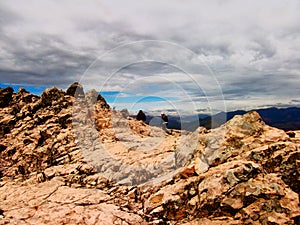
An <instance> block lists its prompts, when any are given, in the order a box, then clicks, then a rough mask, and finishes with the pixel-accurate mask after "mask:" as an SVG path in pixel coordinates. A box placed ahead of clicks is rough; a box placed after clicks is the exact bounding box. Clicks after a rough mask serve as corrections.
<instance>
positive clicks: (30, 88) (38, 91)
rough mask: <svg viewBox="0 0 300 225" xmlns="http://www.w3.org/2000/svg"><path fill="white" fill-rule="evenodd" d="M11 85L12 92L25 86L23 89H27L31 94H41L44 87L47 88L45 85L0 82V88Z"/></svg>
mask: <svg viewBox="0 0 300 225" xmlns="http://www.w3.org/2000/svg"><path fill="white" fill-rule="evenodd" d="M8 86H10V87H12V88H13V89H14V92H18V90H19V88H20V87H23V88H25V90H27V91H29V92H30V93H32V94H35V95H41V93H42V92H43V91H44V90H45V89H46V88H49V87H47V86H35V85H26V84H24V85H23V84H6V83H4V84H3V83H0V88H6V87H8Z"/></svg>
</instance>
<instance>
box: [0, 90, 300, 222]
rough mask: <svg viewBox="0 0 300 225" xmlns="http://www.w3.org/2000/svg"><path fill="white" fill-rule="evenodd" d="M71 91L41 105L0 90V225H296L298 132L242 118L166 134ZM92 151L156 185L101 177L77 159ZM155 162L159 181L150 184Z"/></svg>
mask: <svg viewBox="0 0 300 225" xmlns="http://www.w3.org/2000/svg"><path fill="white" fill-rule="evenodd" d="M76 85H78V84H75V86H76ZM71 87H72V89H70V90H69V92H68V90H67V91H66V92H65V91H62V90H59V89H57V88H50V89H46V90H45V91H44V92H43V93H42V95H41V96H40V97H39V96H35V95H32V94H30V93H29V92H27V91H26V90H25V89H23V88H21V89H20V90H19V91H18V93H13V90H12V89H11V88H5V89H0V101H1V103H0V107H1V108H0V111H1V114H0V125H1V126H0V127H1V128H0V199H1V200H0V224H225V223H228V224H299V218H300V209H299V190H300V188H299V187H300V185H299V183H300V182H299V179H300V178H299V168H300V166H299V162H300V157H299V156H300V153H299V145H300V135H299V133H298V132H297V131H293V132H289V133H288V134H287V133H285V132H284V131H282V130H279V129H276V128H273V127H270V126H267V125H266V124H264V122H263V121H262V120H261V118H260V116H259V115H258V114H257V113H256V112H250V113H248V114H246V115H244V116H236V117H234V118H233V119H232V120H230V121H228V122H227V123H226V124H225V125H223V126H221V127H219V128H217V129H213V130H206V129H205V128H202V127H200V128H198V129H197V130H196V131H195V132H194V133H187V132H179V131H173V132H172V133H171V134H165V133H164V132H163V131H162V130H160V129H158V128H157V129H156V128H151V127H149V126H148V125H146V124H144V123H143V122H140V121H136V120H134V119H131V118H128V112H126V110H123V111H114V110H112V109H111V108H109V105H108V104H107V103H106V102H105V100H104V99H103V98H102V96H100V95H98V93H97V92H95V91H90V92H88V93H83V90H80V93H79V95H76V92H74V85H73V86H71ZM77 98H79V99H80V104H79V105H78V106H82V104H84V107H83V108H84V110H83V111H82V110H79V109H78V108H76V105H74V102H76V99H77ZM91 103H92V104H91ZM76 110H78V114H76ZM77 126H78V127H83V131H84V132H83V134H82V132H79V133H76V132H77V131H78V129H75V128H76V127H77ZM78 135H83V137H84V138H83V139H80V138H78ZM86 137H88V139H87V140H88V141H86V142H84V140H86ZM90 137H92V140H93V141H90V140H91V139H90ZM81 140H83V143H79V142H80V141H81ZM147 140H149V141H147ZM153 142H157V143H154V145H153ZM99 143H100V144H102V147H103V146H104V147H105V149H106V150H107V151H108V152H109V153H110V154H111V155H113V156H114V157H115V159H117V160H118V161H121V162H123V164H122V165H124V163H126V165H130V166H135V167H134V168H137V167H138V166H137V165H139V163H140V164H143V166H145V168H147V171H148V172H149V173H153V174H150V175H149V176H150V177H154V178H156V179H152V180H151V179H150V180H149V177H147V176H146V177H145V173H141V174H138V173H137V172H136V171H134V170H132V169H130V170H129V171H128V172H127V173H126V174H125V175H126V176H125V178H124V179H122V178H121V177H120V176H121V175H122V174H119V175H118V171H120V170H122V168H120V167H117V166H116V165H111V166H107V165H106V167H105V165H104V161H103V162H101V163H100V164H101V165H102V164H103V165H102V167H103V170H102V171H101V169H99V168H98V167H97V166H95V164H94V163H92V162H90V161H89V160H88V159H89V158H88V157H86V155H85V154H86V151H91V150H90V149H94V150H95V151H96V150H97V149H98V147H97V146H99ZM80 144H84V145H83V146H86V151H82V148H81V147H80V146H82V145H80ZM99 148H100V147H99ZM89 154H90V155H91V153H90V152H88V155H89ZM171 156H173V157H171ZM183 159H189V160H188V161H184V160H183ZM154 162H157V164H161V165H164V166H163V167H162V170H163V171H165V172H166V175H167V176H163V177H159V176H156V174H154V172H153V171H154V169H153V168H154V167H155V165H157V164H156V163H154ZM162 162H164V163H162ZM102 167H101V168H102ZM130 168H131V167H130ZM107 171H109V172H107ZM104 172H107V173H104ZM140 172H141V171H140ZM160 172H161V171H159V173H160ZM130 174H134V176H130ZM123 175H124V174H123ZM110 176H112V177H110ZM118 176H119V177H118ZM116 177H117V178H118V179H116ZM135 177H140V179H141V180H143V179H144V181H147V180H148V182H146V183H145V182H144V183H143V182H142V183H140V184H139V183H138V182H137V183H136V184H135V183H134V178H135ZM143 177H144V178H143ZM110 178H111V179H110ZM114 179H115V180H114ZM141 180H140V181H141Z"/></svg>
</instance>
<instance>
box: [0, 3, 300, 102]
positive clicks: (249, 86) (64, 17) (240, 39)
mask: <svg viewBox="0 0 300 225" xmlns="http://www.w3.org/2000/svg"><path fill="white" fill-rule="evenodd" d="M299 10H300V4H299V1H293V0H291V1H288V2H286V1H234V0H232V1H226V2H224V1H209V2H208V1H192V0H191V1H188V2H183V1H180V0H178V1H177V0H175V1H174V2H172V4H170V2H169V1H167V0H162V1H160V2H159V3H155V2H153V1H148V0H145V1H143V2H140V1H134V0H129V1H126V2H125V1H115V0H112V1H105V0H103V1H88V2H86V3H85V4H83V3H82V2H81V1H76V0H75V1H72V2H71V1H59V2H56V1H48V0H45V1H27V2H26V4H24V3H23V2H22V1H18V0H10V1H1V3H0V78H1V82H2V83H17V84H23V83H24V84H34V85H56V86H59V87H61V88H66V87H67V86H68V85H69V84H70V83H72V82H73V81H75V80H80V79H81V78H82V76H83V74H85V72H86V70H87V69H88V68H89V66H90V65H91V64H92V63H93V62H94V61H95V60H96V59H97V58H98V57H100V58H98V64H99V67H95V71H94V72H95V75H91V79H92V78H95V79H97V80H99V81H102V82H103V81H105V80H106V79H107V78H108V77H109V76H112V74H110V73H108V72H111V71H114V72H115V73H116V74H115V75H114V76H115V77H114V78H113V79H111V80H110V83H109V85H107V87H108V88H110V89H112V90H118V89H122V88H124V84H125V87H126V88H129V89H130V90H128V91H131V92H132V93H136V94H141V95H142V94H145V93H142V92H147V93H148V92H149V93H150V92H151V90H154V89H153V88H154V87H157V88H156V89H155V94H156V95H158V96H159V95H161V96H169V97H172V96H173V97H178V98H181V99H182V103H184V102H185V101H190V100H186V99H187V98H186V97H190V98H191V99H193V101H200V102H201V101H205V98H204V97H207V98H212V99H213V98H215V99H217V98H218V99H220V96H219V95H218V94H216V92H215V91H214V90H216V89H217V88H218V87H217V85H216V84H215V83H213V82H211V81H210V80H209V79H205V77H204V76H201V75H197V72H199V71H197V66H195V65H194V64H193V63H192V62H193V61H194V59H193V58H191V57H186V55H181V54H180V52H178V51H176V49H175V50H174V49H173V50H172V49H170V48H168V47H166V48H165V50H166V51H165V52H163V51H156V50H155V49H151V51H149V52H145V49H143V48H132V49H123V50H122V51H121V50H120V51H118V52H117V54H113V55H111V57H112V58H109V59H108V60H107V59H105V60H104V59H103V58H101V56H102V55H105V54H106V53H107V52H109V51H111V50H112V49H114V48H116V47H117V46H120V45H123V44H127V43H131V42H134V41H141V40H164V41H167V42H171V43H172V42H174V43H176V44H178V45H180V46H183V47H185V48H188V49H190V50H191V51H192V52H194V53H195V55H197V56H199V58H200V59H201V60H202V61H203V64H205V65H207V66H208V67H210V68H211V69H212V70H213V71H212V73H211V74H210V76H212V77H213V78H216V80H217V82H219V84H220V87H221V88H222V92H223V95H224V99H225V100H228V101H238V100H240V99H242V100H245V99H251V98H257V97H259V101H262V100H261V99H266V98H264V97H270V98H274V96H276V97H277V98H278V99H280V98H285V99H288V98H290V99H291V98H293V99H295V100H297V99H298V98H299V97H298V96H297V90H298V87H299V84H300V79H299V76H300V73H299V70H300V58H299V55H300V54H299V52H300V48H299V42H300V29H299V27H300V23H299V21H300V17H299ZM162 48H164V46H163V45H162ZM120 49H121V48H120ZM158 52H159V54H160V55H159V54H158ZM143 53H144V55H143ZM132 55H141V56H143V57H144V58H143V57H142V58H138V57H137V58H136V63H133V64H130V65H127V64H126V62H127V61H128V58H129V57H132ZM151 58H156V59H157V62H151V61H147V60H144V61H143V59H151ZM164 59H167V60H164ZM101 60H103V61H101ZM165 61H167V62H172V63H169V64H168V63H166V62H165ZM116 62H118V63H116ZM119 62H124V64H122V66H121V67H120V68H114V67H115V66H116V65H120V63H119ZM103 65H104V66H103ZM185 65H189V66H188V67H189V72H191V73H194V74H193V76H194V78H195V79H194V80H193V79H190V77H189V76H188V75H187V74H185V72H184V71H183V70H182V68H181V66H185ZM176 66H178V67H176ZM104 67H105V68H104ZM203 67H205V66H203ZM113 69H115V70H113ZM92 76H94V77H92ZM158 77H161V79H158ZM128 83H129V84H132V85H131V86H130V85H128ZM147 87H148V88H147ZM150 87H151V88H150ZM207 95H208V96H207ZM249 104H250V103H249ZM255 104H257V103H256V102H255Z"/></svg>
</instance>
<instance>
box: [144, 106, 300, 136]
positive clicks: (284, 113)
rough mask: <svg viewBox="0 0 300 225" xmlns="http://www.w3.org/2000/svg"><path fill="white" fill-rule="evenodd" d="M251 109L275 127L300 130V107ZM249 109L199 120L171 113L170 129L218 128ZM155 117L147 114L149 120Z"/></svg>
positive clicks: (200, 116) (203, 117)
mask: <svg viewBox="0 0 300 225" xmlns="http://www.w3.org/2000/svg"><path fill="white" fill-rule="evenodd" d="M250 111H257V112H258V113H259V114H260V116H261V117H262V119H263V121H264V122H265V123H266V124H268V125H270V126H273V127H277V128H280V129H283V130H285V131H288V130H300V108H298V107H289V108H275V107H272V108H266V109H255V110H250ZM247 112H249V111H244V110H236V111H232V112H221V113H218V114H215V115H213V116H209V115H203V114H199V115H198V119H199V121H197V115H196V116H187V117H182V118H180V117H176V116H170V115H169V125H168V127H169V128H170V129H178V130H179V129H184V130H190V131H193V130H195V129H197V128H198V127H199V125H200V126H203V127H206V128H207V129H211V128H216V127H219V126H221V125H222V124H224V123H225V122H226V121H228V120H230V119H232V118H233V117H234V116H235V115H244V114H245V113H247ZM152 118H153V117H152V116H147V122H149V121H150V120H151V119H152Z"/></svg>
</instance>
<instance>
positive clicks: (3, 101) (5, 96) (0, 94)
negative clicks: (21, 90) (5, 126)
mask: <svg viewBox="0 0 300 225" xmlns="http://www.w3.org/2000/svg"><path fill="white" fill-rule="evenodd" d="M13 92H14V89H12V87H7V88H0V107H7V106H8V105H9V103H10V101H11V100H12V94H13Z"/></svg>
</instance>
